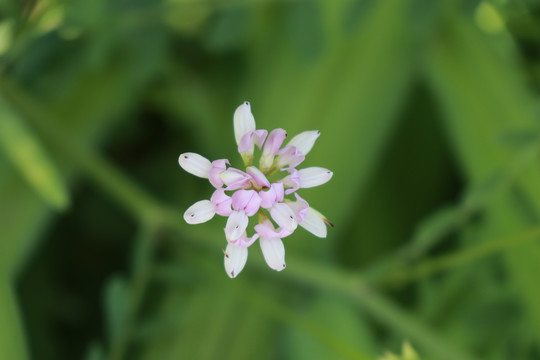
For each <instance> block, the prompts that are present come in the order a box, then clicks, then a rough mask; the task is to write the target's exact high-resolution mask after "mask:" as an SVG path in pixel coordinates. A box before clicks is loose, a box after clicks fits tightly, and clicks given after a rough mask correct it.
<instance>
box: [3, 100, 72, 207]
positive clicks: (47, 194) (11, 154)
mask: <svg viewBox="0 0 540 360" xmlns="http://www.w3.org/2000/svg"><path fill="white" fill-rule="evenodd" d="M0 147H2V149H3V150H4V153H5V154H6V156H7V157H8V158H9V159H10V160H11V162H12V163H13V165H14V166H15V167H16V168H17V170H19V172H20V174H21V176H22V177H23V178H24V179H25V180H26V181H27V182H28V184H29V185H30V186H31V187H32V188H34V190H35V191H36V192H37V193H38V194H39V195H40V196H41V197H42V198H43V199H44V200H45V201H46V202H47V203H49V204H50V205H52V206H54V207H55V208H57V209H64V208H66V207H67V206H68V203H69V197H68V190H67V187H66V185H65V184H64V181H63V180H62V177H61V175H60V174H59V173H58V170H57V169H56V166H55V165H54V162H53V161H52V160H51V159H50V158H49V155H48V154H47V151H46V150H45V148H44V147H43V145H42V144H41V143H40V141H39V140H38V138H37V137H36V136H35V135H34V134H33V133H32V132H31V131H30V129H28V128H27V127H26V126H25V124H24V123H23V122H22V120H21V118H20V117H19V116H18V115H17V114H16V113H15V112H14V111H13V110H12V109H10V108H9V107H8V106H7V104H6V103H5V102H4V101H0Z"/></svg>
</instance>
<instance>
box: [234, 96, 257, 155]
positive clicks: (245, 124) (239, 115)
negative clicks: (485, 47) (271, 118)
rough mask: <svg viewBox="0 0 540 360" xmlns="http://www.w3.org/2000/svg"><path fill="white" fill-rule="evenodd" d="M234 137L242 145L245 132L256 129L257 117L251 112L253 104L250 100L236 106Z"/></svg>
mask: <svg viewBox="0 0 540 360" xmlns="http://www.w3.org/2000/svg"><path fill="white" fill-rule="evenodd" d="M233 121H234V137H235V139H236V144H238V145H240V141H241V140H242V136H244V134H246V133H248V132H250V131H255V118H254V117H253V114H252V113H251V106H250V104H249V102H247V101H245V102H244V103H242V105H240V106H239V107H237V108H236V111H235V112H234V120H233Z"/></svg>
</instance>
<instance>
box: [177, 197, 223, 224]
mask: <svg viewBox="0 0 540 360" xmlns="http://www.w3.org/2000/svg"><path fill="white" fill-rule="evenodd" d="M215 213H216V205H214V203H212V202H211V201H210V200H201V201H197V202H196V203H195V204H193V205H191V206H190V207H189V208H188V209H187V210H186V212H185V213H184V220H185V221H186V222H187V223H188V224H201V223H204V222H207V221H208V220H210V219H212V218H213V217H214V215H215Z"/></svg>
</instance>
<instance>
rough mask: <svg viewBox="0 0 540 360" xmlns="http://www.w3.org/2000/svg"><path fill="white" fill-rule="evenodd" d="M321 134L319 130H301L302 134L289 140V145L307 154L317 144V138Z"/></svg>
mask: <svg viewBox="0 0 540 360" xmlns="http://www.w3.org/2000/svg"><path fill="white" fill-rule="evenodd" d="M319 135H321V132H320V131H319V130H309V131H304V132H301V133H300V134H298V135H296V136H295V137H293V138H292V139H291V141H289V143H288V144H287V146H289V145H290V146H294V147H296V148H297V149H298V151H300V152H301V153H302V154H304V155H307V154H308V153H309V152H310V151H311V149H312V148H313V145H315V141H316V140H317V138H318V137H319Z"/></svg>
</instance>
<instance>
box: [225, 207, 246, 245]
mask: <svg viewBox="0 0 540 360" xmlns="http://www.w3.org/2000/svg"><path fill="white" fill-rule="evenodd" d="M248 222H249V218H248V216H247V215H246V213H245V212H244V211H233V212H232V214H231V215H230V216H229V218H228V219H227V225H225V238H226V239H227V241H231V242H232V241H236V240H238V239H239V238H240V236H242V234H243V233H244V231H246V228H247V226H248Z"/></svg>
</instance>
